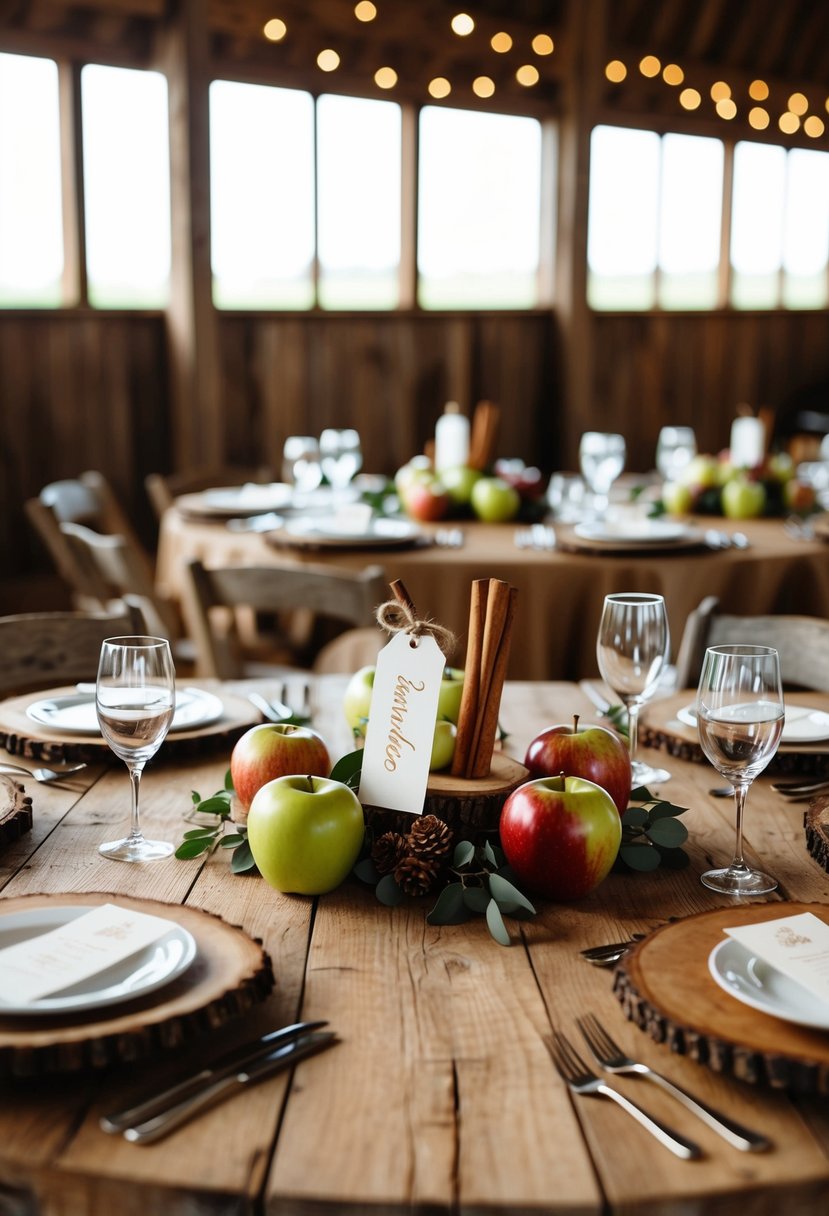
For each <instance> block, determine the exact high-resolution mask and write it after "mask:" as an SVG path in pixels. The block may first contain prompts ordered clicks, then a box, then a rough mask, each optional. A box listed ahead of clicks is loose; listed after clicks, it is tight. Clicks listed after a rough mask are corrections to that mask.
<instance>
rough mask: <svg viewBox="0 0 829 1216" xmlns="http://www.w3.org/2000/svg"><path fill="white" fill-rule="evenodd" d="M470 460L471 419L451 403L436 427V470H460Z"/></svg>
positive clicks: (454, 403)
mask: <svg viewBox="0 0 829 1216" xmlns="http://www.w3.org/2000/svg"><path fill="white" fill-rule="evenodd" d="M468 459H469V419H468V418H467V417H466V415H465V414H462V413H461V412H460V406H459V405H458V403H457V402H456V401H449V402H447V404H446V408H445V410H444V412H443V414H441V416H440V418H438V421H437V426H436V427H435V468H436V469H437V471H438V472H440V471H441V470H442V469H459V468H460V467H461V466H462V465H465V464H466V462H467V460H468Z"/></svg>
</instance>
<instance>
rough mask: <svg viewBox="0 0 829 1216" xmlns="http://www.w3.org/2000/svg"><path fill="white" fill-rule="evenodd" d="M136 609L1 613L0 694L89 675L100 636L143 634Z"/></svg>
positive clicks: (123, 605) (94, 667)
mask: <svg viewBox="0 0 829 1216" xmlns="http://www.w3.org/2000/svg"><path fill="white" fill-rule="evenodd" d="M146 632H147V625H146V623H145V621H144V618H143V616H142V614H141V611H140V609H139V608H138V607H137V606H135V605H132V604H127V603H121V604H120V605H119V607H118V608H117V610H115V611H113V612H111V613H98V614H91V613H83V612H31V613H24V614H21V615H18V616H4V617H0V696H4V697H8V696H11V695H12V694H14V693H21V692H27V691H29V690H32V691H33V690H35V689H38V688H49V687H54V686H56V685H59V684H76V683H77V682H78V681H79V680H94V679H95V675H96V672H97V670H98V656H99V654H100V650H101V643H102V642H103V640H104V638H112V637H120V636H122V635H127V634H143V633H146Z"/></svg>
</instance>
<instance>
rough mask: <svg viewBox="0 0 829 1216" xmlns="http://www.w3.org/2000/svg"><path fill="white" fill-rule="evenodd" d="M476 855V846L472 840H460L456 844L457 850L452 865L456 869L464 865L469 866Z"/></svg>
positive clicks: (453, 855)
mask: <svg viewBox="0 0 829 1216" xmlns="http://www.w3.org/2000/svg"><path fill="white" fill-rule="evenodd" d="M474 856H475V846H474V844H473V843H472V841H471V840H459V841H458V843H457V844H456V845H455V851H454V853H453V854H452V865H453V866H454V867H455V869H456V870H460V869H461V867H462V866H468V865H469V863H470V861H472V859H473V858H474Z"/></svg>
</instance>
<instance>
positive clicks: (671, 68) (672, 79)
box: [662, 63, 685, 85]
mask: <svg viewBox="0 0 829 1216" xmlns="http://www.w3.org/2000/svg"><path fill="white" fill-rule="evenodd" d="M662 79H663V80H664V81H665V84H670V85H676V84H682V82H683V80H684V79H685V73H684V72H683V70H682V68H681V67H680V66H679V64H678V63H666V64H665V67H664V68H663V69H662Z"/></svg>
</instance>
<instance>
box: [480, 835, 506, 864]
mask: <svg viewBox="0 0 829 1216" xmlns="http://www.w3.org/2000/svg"><path fill="white" fill-rule="evenodd" d="M484 857H485V858H486V860H487V862H488V863H489V864H490V865H491V866H492V868H493V870H497V869H498V867H499V866H502V865H503V864H504V862H505V861H506V858H505V857H504V854H503V852H502V850H501V849H499V848H498V847H497V846H496V845H491V844H490V843H489V841H488V840H487V841H485V842H484Z"/></svg>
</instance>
